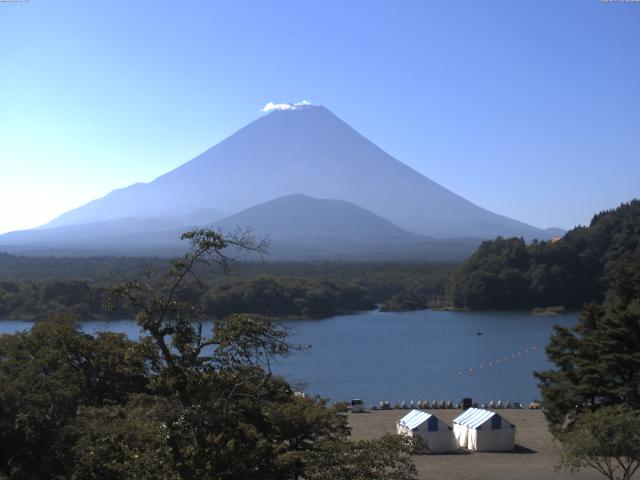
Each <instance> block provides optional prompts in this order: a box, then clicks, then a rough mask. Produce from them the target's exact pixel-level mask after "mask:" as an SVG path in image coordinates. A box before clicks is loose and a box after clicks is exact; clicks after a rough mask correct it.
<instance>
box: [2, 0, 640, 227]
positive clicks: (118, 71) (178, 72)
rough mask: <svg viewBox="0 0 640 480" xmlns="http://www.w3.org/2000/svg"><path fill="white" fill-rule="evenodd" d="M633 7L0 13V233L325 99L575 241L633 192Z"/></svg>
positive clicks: (107, 4) (436, 172) (266, 5)
mask: <svg viewBox="0 0 640 480" xmlns="http://www.w3.org/2000/svg"><path fill="white" fill-rule="evenodd" d="M638 45H640V3H630V2H602V1H600V0H575V1H570V0H550V1H545V0H536V1H517V2H514V1H509V0H504V1H490V0H487V1H478V0H473V1H455V2H443V1H426V0H421V1H414V2H411V1H391V0H389V1H384V2H383V1H373V0H367V1H344V0H342V1H326V0H325V1H300V0H298V1H275V0H274V1H259V0H255V1H242V0H239V1H236V0H234V1H224V2H223V1H192V0H180V1H177V0H174V1H159V0H154V1H143V0H137V1H135V2H132V1H127V0H108V1H106V0H104V1H103V0H92V1H86V0H82V1H51V0H30V1H28V2H25V3H0V205H1V207H0V232H2V231H8V230H13V229H17V228H26V227H32V226H35V225H38V224H41V223H44V222H46V221H48V220H50V219H51V218H53V217H54V216H56V215H57V214H60V213H62V212H64V211H66V210H68V209H70V208H73V207H75V206H78V205H80V204H82V203H85V202H87V201H89V200H91V199H93V198H96V197H99V196H102V195H104V194H106V193H107V192H109V191H110V190H112V189H114V188H118V187H122V186H126V185H128V184H131V183H134V182H138V181H150V180H152V179H153V178H155V177H156V176H158V175H160V174H162V173H164V172H166V171H167V170H169V169H172V168H174V167H176V166H178V165H180V164H181V163H184V162H185V161H187V160H189V159H190V158H192V157H193V156H195V155H197V154H198V153H200V152H201V151H203V150H205V149H206V148H208V147H210V146H211V145H213V144H215V143H217V142H219V141H220V140H222V139H224V138H225V137H226V136H228V135H229V134H231V133H233V132H234V131H235V130H237V129H239V128H241V127H242V126H244V125H245V124H246V123H248V122H250V121H252V120H254V119H255V118H256V117H257V116H259V115H260V112H259V110H260V108H261V107H262V106H263V105H264V104H266V103H267V102H269V101H274V102H286V101H298V100H302V99H308V100H310V101H311V102H312V103H314V104H321V105H324V106H326V107H327V108H329V109H330V110H332V111H333V112H334V113H335V114H337V115H338V116H339V117H341V118H342V119H343V120H345V121H346V122H347V123H349V124H350V125H351V126H352V127H354V128H355V129H356V130H358V131H359V132H361V133H362V134H364V135H365V136H366V137H368V138H369V139H370V140H372V141H373V142H374V143H376V144H377V145H379V146H380V147H382V148H383V149H384V150H386V151H387V152H389V153H391V154H392V155H393V156H395V157H396V158H398V159H399V160H401V161H403V162H405V163H407V164H408V165H410V166H411V167H413V168H415V169H416V170H418V171H420V172H422V173H423V174H425V175H427V176H428V177H430V178H432V179H433V180H435V181H437V182H439V183H441V184H442V185H444V186H445V187H447V188H449V189H451V190H453V191H455V192H456V193H459V194H460V195H462V196H464V197H466V198H468V199H469V200H471V201H473V202H475V203H477V204H479V205H481V206H483V207H486V208H488V209H490V210H493V211H495V212H497V213H501V214H504V215H507V216H510V217H513V218H517V219H519V220H523V221H526V222H528V223H531V224H534V225H536V226H542V227H547V226H560V227H564V228H570V227H572V226H574V225H576V224H581V223H585V222H588V221H589V219H590V217H591V216H592V214H593V213H594V212H596V211H599V210H603V209H606V208H611V207H614V206H616V205H617V204H619V203H620V202H623V201H626V200H630V199H631V198H634V197H638V196H640V52H639V50H638Z"/></svg>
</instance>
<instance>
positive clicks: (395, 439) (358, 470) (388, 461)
mask: <svg viewBox="0 0 640 480" xmlns="http://www.w3.org/2000/svg"><path fill="white" fill-rule="evenodd" d="M411 453H412V438H410V437H405V436H400V435H385V436H383V437H382V438H380V439H378V440H360V441H356V442H348V441H344V440H343V441H337V442H335V441H334V442H325V443H323V444H321V445H320V446H319V448H318V449H316V450H314V451H312V452H310V453H309V454H308V455H307V456H306V462H307V469H306V472H305V479H307V480H335V479H341V480H370V479H376V480H412V479H414V478H415V475H416V467H415V465H414V464H413V461H412V460H411Z"/></svg>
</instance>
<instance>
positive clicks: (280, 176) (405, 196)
mask: <svg viewBox="0 0 640 480" xmlns="http://www.w3.org/2000/svg"><path fill="white" fill-rule="evenodd" d="M297 192H300V193H303V194H306V195H310V196H313V197H318V198H335V199H341V200H345V201H348V202H352V203H355V204H356V205H359V206H361V207H363V208H365V209H367V210H370V211H371V212H373V213H375V214H377V215H380V216H382V217H384V218H386V219H387V220H389V221H391V222H393V223H395V224H396V225H398V226H399V227H401V228H403V229H405V230H409V231H411V232H414V233H418V234H422V235H429V236H434V237H440V238H445V237H485V238H486V237H495V236H496V235H503V236H513V235H515V236H523V237H525V238H533V237H538V238H548V237H549V236H550V234H549V233H548V232H545V231H544V230H541V229H538V228H535V227H532V226H530V225H527V224H524V223H522V222H518V221H515V220H512V219H509V218H506V217H503V216H501V215H496V214H494V213H492V212H489V211H488V210H485V209H483V208H480V207H478V206H476V205H474V204H472V203H471V202H469V201H467V200H465V199H464V198H462V197H460V196H458V195H456V194H454V193H452V192H451V191H449V190H447V189H445V188H443V187H442V186H440V185H438V184H437V183H435V182H433V181H432V180H430V179H428V178H427V177H425V176H423V175H421V174H420V173H418V172H416V171H415V170H412V169H411V168H409V167H408V166H406V165H405V164H403V163H401V162H399V161H398V160H396V159H394V158H393V157H391V156H390V155H388V154H387V153H385V152H384V151H382V150H381V149H380V148H378V147H376V146H375V145H374V144H373V143H371V142H370V141H368V140H367V139H366V138H364V137H363V136H361V135H360V134H358V133H357V132H356V131H355V130H353V129H352V128H351V127H349V126H348V125H347V124H345V123H344V122H342V121H341V120H340V119H339V118H337V117H336V116H335V115H333V114H332V113H331V112H329V111H328V110H327V109H325V108H324V107H314V106H308V107H304V108H296V109H292V110H287V111H275V112H272V113H270V114H268V115H265V116H263V117H261V118H259V119H258V120H256V121H254V122H253V123H251V124H249V125H247V126H246V127H244V128H242V129H241V130H239V131H238V132H236V133H235V134H233V135H231V136H230V137H228V138H227V139H226V140H224V141H222V142H220V143H219V144H217V145H215V146H214V147H212V148H211V149H209V150H207V151H206V152H204V153H202V154H201V155H199V156H197V157H196V158H194V159H193V160H191V161H189V162H187V163H185V164H184V165H182V166H180V167H178V168H176V169H175V170H173V171H171V172H168V173H167V174H165V175H162V176H161V177H158V178H157V179H156V180H154V181H152V182H150V183H147V184H140V183H139V184H135V185H131V186H130V187H126V188H123V189H120V190H115V191H113V192H111V193H110V194H108V195H107V196H105V197H103V198H101V199H98V200H94V201H93V202H90V203H89V204H87V205H84V206H82V207H80V208H77V209H75V210H71V211H69V212H67V213H65V214H63V215H61V216H60V217H58V218H56V219H55V220H53V221H52V222H51V223H50V224H48V225H47V227H54V226H62V225H73V224H82V223H91V222H99V221H104V220H107V219H114V218H124V217H150V216H152V217H163V216H167V215H175V214H176V213H181V214H185V213H188V212H190V211H193V210H197V209H201V208H214V209H216V210H218V211H224V212H229V213H233V212H239V211H241V210H243V209H246V208H249V207H251V206H254V205H256V204H260V203H264V202H267V201H269V200H272V199H274V198H278V197H282V196H285V195H289V194H294V193H297Z"/></svg>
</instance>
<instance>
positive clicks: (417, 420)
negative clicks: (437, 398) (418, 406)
mask: <svg viewBox="0 0 640 480" xmlns="http://www.w3.org/2000/svg"><path fill="white" fill-rule="evenodd" d="M432 416H433V415H431V414H430V413H427V412H421V411H420V410H411V411H410V412H409V413H407V414H406V415H405V416H404V417H402V418H401V419H400V420H398V425H401V426H403V427H407V428H408V429H410V430H413V429H414V428H418V426H420V425H422V424H423V423H424V422H426V421H427V420H429V417H432Z"/></svg>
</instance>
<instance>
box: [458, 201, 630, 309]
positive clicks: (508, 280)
mask: <svg viewBox="0 0 640 480" xmlns="http://www.w3.org/2000/svg"><path fill="white" fill-rule="evenodd" d="M639 244H640V201H638V200H634V201H632V202H629V203H625V204H622V205H621V206H620V207H618V208H616V209H614V210H610V211H605V212H602V213H599V214H597V215H595V216H594V217H593V219H592V221H591V223H590V225H589V226H588V227H577V228H574V229H573V230H571V231H569V232H568V233H567V234H566V235H565V236H564V237H562V238H561V239H559V240H557V241H547V242H533V243H531V244H529V245H527V244H526V243H525V242H524V240H522V239H518V238H509V239H504V238H497V239H496V240H493V241H488V242H484V243H482V245H480V247H479V248H478V250H477V251H476V253H474V254H473V255H472V256H471V257H470V258H469V259H468V260H467V261H466V262H464V264H462V265H461V266H460V267H459V268H458V269H457V270H456V271H455V273H454V274H453V277H452V279H451V283H450V285H449V288H448V291H447V302H448V303H449V304H450V305H452V306H454V307H458V308H471V309H494V308H496V309H522V308H527V309H528V308H533V307H546V306H552V305H562V306H564V307H567V308H581V307H582V306H583V305H584V304H585V303H587V302H590V301H599V300H602V298H603V296H604V292H605V291H606V288H607V285H608V279H609V276H610V272H611V271H612V269H613V268H614V267H615V265H616V264H617V262H618V261H619V259H621V258H623V257H624V256H625V255H626V254H629V253H633V252H634V251H635V250H636V249H637V248H638V245H639Z"/></svg>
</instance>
